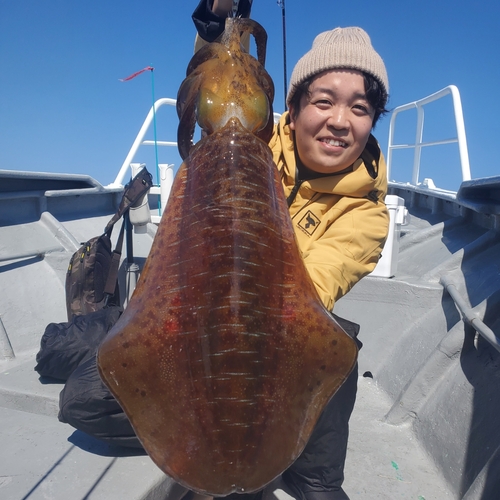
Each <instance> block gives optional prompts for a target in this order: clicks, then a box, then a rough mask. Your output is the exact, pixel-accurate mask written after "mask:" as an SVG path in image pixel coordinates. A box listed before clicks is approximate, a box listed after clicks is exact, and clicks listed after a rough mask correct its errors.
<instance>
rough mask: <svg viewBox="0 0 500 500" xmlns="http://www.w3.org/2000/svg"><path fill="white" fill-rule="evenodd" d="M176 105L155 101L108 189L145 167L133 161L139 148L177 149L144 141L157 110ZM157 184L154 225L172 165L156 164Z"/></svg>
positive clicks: (167, 143) (165, 143)
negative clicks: (156, 207) (156, 210)
mask: <svg viewBox="0 0 500 500" xmlns="http://www.w3.org/2000/svg"><path fill="white" fill-rule="evenodd" d="M176 103H177V101H176V99H171V98H169V97H162V98H160V99H158V100H157V101H155V103H154V105H153V106H151V109H150V110H149V113H148V114H147V116H146V119H145V120H144V123H143V124H142V127H141V128H140V130H139V133H138V134H137V137H136V138H135V140H134V142H133V143H132V146H131V148H130V150H129V152H128V154H127V156H126V157H125V160H123V163H122V166H121V167H120V170H119V171H118V174H117V175H116V178H115V180H114V181H113V182H112V183H111V184H110V185H109V186H108V187H110V188H116V187H123V186H124V185H125V184H126V182H127V180H128V179H129V178H130V176H132V177H133V176H135V175H136V174H137V172H138V171H139V169H141V168H143V167H144V166H145V164H144V163H139V162H137V161H135V158H136V155H137V153H138V151H139V148H140V147H141V146H154V147H177V142H176V141H159V140H153V141H152V140H146V139H145V137H146V134H147V133H148V131H149V129H150V128H151V126H152V125H154V124H155V119H156V118H157V115H158V110H159V109H160V108H161V107H162V106H175V105H176ZM279 118H280V114H279V113H274V122H275V123H277V122H278V121H279ZM156 167H157V172H158V179H159V180H158V184H155V185H153V187H152V188H151V190H150V193H151V194H152V195H158V199H159V203H158V215H151V221H152V222H154V223H159V221H160V219H161V215H162V213H163V208H164V207H165V206H166V202H167V200H168V196H169V194H170V189H171V187H172V183H173V180H174V165H173V164H162V163H160V164H158V165H157V166H156Z"/></svg>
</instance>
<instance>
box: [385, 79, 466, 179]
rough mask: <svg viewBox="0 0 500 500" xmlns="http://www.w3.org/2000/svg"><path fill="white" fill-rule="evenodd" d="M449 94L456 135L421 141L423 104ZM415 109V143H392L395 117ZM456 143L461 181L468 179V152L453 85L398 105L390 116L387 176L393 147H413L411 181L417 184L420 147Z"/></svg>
mask: <svg viewBox="0 0 500 500" xmlns="http://www.w3.org/2000/svg"><path fill="white" fill-rule="evenodd" d="M448 94H451V97H452V100H453V110H454V114H455V124H456V128H457V137H454V138H451V139H443V140H440V141H429V142H423V131H424V106H425V105H426V104H429V103H431V102H433V101H436V100H437V99H441V98H442V97H445V96H447V95H448ZM415 108H416V109H417V131H416V137H415V143H413V144H394V131H395V124H396V118H397V116H398V114H399V113H401V112H403V111H408V110H410V109H415ZM455 142H457V143H458V150H459V154H460V164H461V169H462V181H468V180H470V178H471V176H470V165H469V153H468V150H467V139H466V136H465V125H464V117H463V112H462V102H461V100H460V93H459V92H458V88H457V87H455V85H449V86H448V87H445V88H444V89H442V90H440V91H439V92H436V93H435V94H432V95H430V96H428V97H424V98H423V99H420V100H418V101H414V102H410V103H408V104H404V105H403V106H398V107H397V108H395V109H394V111H393V112H392V116H391V122H390V126H389V146H388V150H387V178H388V180H391V177H390V175H391V167H392V152H393V151H394V150H395V149H408V148H415V154H414V158H413V172H412V180H411V183H412V184H413V185H415V186H417V185H419V171H420V157H421V153H422V148H423V147H427V146H437V145H442V144H451V143H455Z"/></svg>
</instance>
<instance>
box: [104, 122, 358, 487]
mask: <svg viewBox="0 0 500 500" xmlns="http://www.w3.org/2000/svg"><path fill="white" fill-rule="evenodd" d="M356 358H357V348H356V345H355V343H354V341H353V340H352V339H351V338H350V337H348V336H347V334H346V333H345V332H344V331H343V330H342V329H341V328H340V326H339V325H338V324H337V323H336V322H335V321H334V320H333V318H332V317H331V315H330V314H329V313H328V311H327V310H326V309H325V308H324V306H323V305H322V303H321V301H320V300H319V298H318V296H317V293H316V290H315V288H314V285H313V283H312V281H311V279H310V277H309V275H308V273H307V270H306V268H305V266H304V263H303V261H302V258H301V255H300V252H299V250H298V248H297V245H296V242H295V237H294V232H293V227H292V224H291V221H290V217H289V214H288V208H287V205H286V201H285V199H284V194H283V189H282V187H281V183H280V180H279V178H278V173H277V169H276V167H275V166H274V164H273V160H272V156H271V152H270V150H269V148H268V146H267V144H265V143H264V142H263V141H261V140H260V139H258V138H257V137H256V136H255V135H253V134H252V133H250V132H249V131H248V130H247V129H246V128H244V127H243V126H242V124H241V123H240V120H239V119H237V118H231V119H229V121H228V122H227V124H226V125H225V126H223V127H222V128H219V129H217V130H214V131H213V132H212V134H211V135H210V136H208V137H206V138H205V139H203V140H201V141H200V142H199V143H197V144H196V145H195V146H194V147H192V148H191V149H190V153H189V156H188V158H187V159H186V161H185V162H184V163H183V165H182V166H181V168H180V170H179V172H178V174H177V176H176V179H175V182H174V186H173V188H172V194H171V195H170V199H169V202H168V206H167V208H166V210H165V213H164V215H163V218H162V221H161V224H160V227H159V229H158V232H157V235H156V237H155V240H154V243H153V246H152V249H151V252H150V255H149V257H148V260H147V262H146V265H145V268H144V271H143V273H142V275H141V278H140V280H139V283H138V286H137V288H136V290H135V292H134V295H133V297H132V299H131V301H130V303H129V305H128V307H127V309H126V310H125V312H124V313H123V315H122V316H121V318H120V320H119V321H118V323H117V324H116V325H115V327H114V328H113V329H112V330H111V332H110V333H109V334H108V336H107V337H106V339H105V340H104V342H103V343H102V345H101V346H100V348H99V352H98V366H99V371H100V374H101V377H102V378H103V380H104V381H105V383H106V384H107V385H108V386H109V388H110V389H111V391H112V393H113V394H114V395H115V397H116V398H117V399H118V401H119V402H120V404H121V406H122V407H123V409H124V411H125V412H126V414H127V416H128V417H129V419H130V421H131V423H132V425H133V427H134V429H135V431H136V433H137V435H138V437H139V439H140V440H141V442H142V444H143V445H144V448H145V449H146V451H147V452H148V454H149V455H150V456H151V458H152V459H153V461H154V462H155V463H156V464H157V465H158V466H159V467H160V468H161V469H162V470H163V471H164V472H165V473H166V474H168V475H170V476H171V477H173V478H174V479H175V480H177V481H178V482H180V483H182V484H183V485H185V486H187V487H188V488H190V489H192V490H194V491H197V492H199V493H204V494H210V495H216V496H224V495H227V494H229V493H231V492H234V491H238V492H243V491H245V492H251V491H256V490H259V489H261V488H262V487H263V486H265V485H266V484H268V483H269V482H270V481H272V480H273V479H274V478H275V477H276V476H277V475H279V474H280V473H281V472H282V471H283V470H285V469H286V468H287V467H288V466H289V465H290V464H291V463H292V462H293V461H294V460H295V459H296V458H297V456H298V455H299V454H300V453H301V451H302V449H303V448H304V446H305V444H306V442H307V440H308V438H309V436H310V434H311V432H312V429H313V427H314V424H315V422H316V421H317V419H318V417H319V415H320V413H321V411H322V410H323V408H324V406H325V405H326V403H327V402H328V401H329V399H330V398H331V396H332V395H333V394H334V393H335V392H336V390H337V389H338V388H339V387H340V385H341V384H342V382H343V381H344V380H345V379H346V377H347V376H348V374H349V373H350V371H351V370H352V368H353V366H354V364H355V362H356Z"/></svg>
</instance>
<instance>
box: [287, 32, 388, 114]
mask: <svg viewBox="0 0 500 500" xmlns="http://www.w3.org/2000/svg"><path fill="white" fill-rule="evenodd" d="M335 68H351V69H357V70H359V71H364V72H365V73H369V74H370V75H373V76H374V77H375V79H376V80H377V81H378V82H379V83H380V84H381V85H382V87H383V88H384V90H385V92H386V93H387V94H388V93H389V79H388V78H387V71H386V69H385V65H384V61H383V60H382V58H381V57H380V56H379V55H378V53H377V52H375V49H374V48H373V47H372V44H371V41H370V37H369V36H368V33H366V31H364V30H363V29H361V28H358V27H352V28H335V29H334V30H331V31H325V32H324V33H320V34H319V35H318V36H317V37H316V38H315V40H314V42H313V46H312V48H311V50H310V51H309V52H307V53H306V54H305V55H304V56H303V57H302V58H301V59H299V62H298V63H297V64H296V66H295V68H294V69H293V72H292V77H291V79H290V90H289V91H288V96H287V98H286V102H287V104H288V105H289V104H290V101H291V100H292V97H293V95H294V94H295V92H296V90H297V86H298V85H300V84H301V83H302V82H304V80H307V79H308V78H310V77H311V76H314V75H316V74H318V73H322V72H323V71H326V70H329V69H335Z"/></svg>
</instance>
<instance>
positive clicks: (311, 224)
mask: <svg viewBox="0 0 500 500" xmlns="http://www.w3.org/2000/svg"><path fill="white" fill-rule="evenodd" d="M320 222H321V221H320V220H319V219H318V217H316V216H315V215H314V214H313V213H312V212H311V211H310V210H308V211H307V213H306V214H305V215H304V217H302V219H300V221H299V223H298V226H299V227H300V229H302V230H303V231H304V232H306V233H307V234H308V235H309V236H312V235H313V233H314V231H316V229H317V228H318V226H319V223H320Z"/></svg>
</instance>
